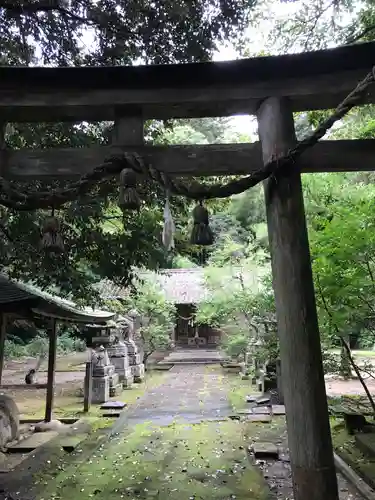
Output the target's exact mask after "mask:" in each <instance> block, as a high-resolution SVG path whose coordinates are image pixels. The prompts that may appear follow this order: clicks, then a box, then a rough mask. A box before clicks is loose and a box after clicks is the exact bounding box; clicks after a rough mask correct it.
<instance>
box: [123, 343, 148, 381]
mask: <svg viewBox="0 0 375 500" xmlns="http://www.w3.org/2000/svg"><path fill="white" fill-rule="evenodd" d="M125 344H126V347H127V348H128V356H129V364H130V366H131V371H132V374H133V377H134V382H136V383H140V382H142V381H143V380H144V377H145V365H144V364H143V363H141V355H140V354H139V353H138V347H137V345H136V343H135V342H134V340H132V339H127V340H126V341H125Z"/></svg>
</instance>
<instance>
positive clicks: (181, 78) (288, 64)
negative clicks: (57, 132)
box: [0, 43, 375, 500]
mask: <svg viewBox="0 0 375 500" xmlns="http://www.w3.org/2000/svg"><path fill="white" fill-rule="evenodd" d="M374 64H375V44H373V43H367V44H359V45H352V46H347V47H343V48H337V49H332V50H327V51H317V52H312V53H305V54H297V55H286V56H277V57H261V58H254V59H243V60H239V61H231V62H220V63H201V64H183V65H168V66H135V67H102V68H93V67H82V68H12V67H9V68H4V67H2V68H0V120H1V122H2V123H3V124H5V123H8V122H53V121H59V122H61V121H83V120H86V121H104V120H114V121H115V125H116V127H115V137H114V141H113V144H112V146H110V147H96V148H90V149H84V148H82V149H52V150H43V151H26V150H20V151H9V150H5V149H4V150H2V151H0V161H1V164H0V166H1V175H2V176H3V177H6V178H7V179H23V180H25V179H27V178H32V179H42V178H44V179H47V178H48V177H52V178H58V177H59V178H62V177H68V178H73V177H77V176H80V175H82V174H84V173H87V172H88V171H90V170H91V169H92V168H93V166H95V165H98V164H100V163H101V162H102V161H103V160H104V158H106V157H108V156H109V155H110V154H112V153H117V152H124V151H136V152H137V153H139V154H140V155H141V156H142V157H143V158H144V159H145V160H146V161H149V162H150V163H152V165H153V166H154V167H155V168H156V169H158V170H160V171H163V172H167V173H168V174H170V175H179V176H189V175H190V176H191V175H199V176H202V175H226V174H232V175H233V174H249V173H251V172H253V171H255V170H257V169H259V168H260V167H262V165H263V162H264V163H267V162H268V161H269V159H270V158H272V157H273V156H274V155H280V154H284V153H285V152H286V151H288V149H289V148H290V147H291V146H292V145H293V144H295V142H296V138H295V132H294V122H293V112H294V111H305V110H313V109H331V108H334V107H335V106H337V105H338V104H339V102H340V101H341V100H342V99H343V98H345V97H346V95H347V94H348V93H349V92H350V91H351V90H352V89H353V88H354V87H355V86H356V85H357V83H358V81H359V80H361V79H362V78H363V77H364V76H365V75H366V74H367V73H368V72H369V71H370V70H371V68H372V66H373V65H374ZM374 102H375V89H374V87H372V88H371V89H370V91H368V92H367V93H366V95H365V96H364V99H363V103H374ZM246 113H249V114H256V115H257V118H258V123H259V136H260V143H256V144H233V145H232V144H229V145H228V144H226V145H216V144H215V145H210V146H173V147H169V146H168V147H161V146H157V147H156V146H147V145H144V141H143V123H144V121H145V120H146V119H168V118H193V117H194V118H196V117H210V116H214V117H216V116H231V115H235V114H246ZM0 144H1V140H0ZM358 170H362V171H366V170H375V141H374V140H366V141H325V142H321V143H319V144H317V145H316V146H315V147H314V148H312V149H310V150H308V151H306V153H304V155H303V156H302V157H301V159H300V160H299V162H298V165H293V168H292V169H289V174H288V175H283V176H281V175H276V176H273V177H272V178H271V179H270V180H268V181H267V182H265V198H266V206H267V220H268V231H269V239H270V247H271V255H272V270H273V282H274V291H275V298H276V309H277V318H278V332H279V338H280V351H281V362H282V367H283V386H284V388H285V389H284V390H285V404H286V410H287V426H288V435H289V447H290V454H291V464H292V472H293V480H294V495H295V500H306V499H309V500H321V499H325V500H337V498H338V493H337V484H336V475H335V469H334V461H333V453H332V444H331V438H330V429H329V419H328V408H327V399H326V393H325V384H324V376H323V368H322V359H321V349H320V338H319V329H318V321H317V313H316V305H315V297H314V287H313V279H312V272H311V264H310V253H309V245H308V237H307V230H306V222H305V214H304V206H303V195H302V187H301V176H300V172H335V171H358Z"/></svg>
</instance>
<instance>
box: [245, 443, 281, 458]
mask: <svg viewBox="0 0 375 500" xmlns="http://www.w3.org/2000/svg"><path fill="white" fill-rule="evenodd" d="M250 448H251V451H252V452H253V453H254V456H255V458H274V459H278V458H279V450H278V448H277V446H276V445H275V444H273V443H262V442H258V443H254V444H253V445H252V446H251V447H250Z"/></svg>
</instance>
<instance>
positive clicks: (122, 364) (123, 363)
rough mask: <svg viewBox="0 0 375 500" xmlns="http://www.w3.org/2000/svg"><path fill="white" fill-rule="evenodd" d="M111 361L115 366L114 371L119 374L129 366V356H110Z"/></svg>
mask: <svg viewBox="0 0 375 500" xmlns="http://www.w3.org/2000/svg"><path fill="white" fill-rule="evenodd" d="M111 363H112V365H113V366H114V367H115V372H116V373H118V374H120V375H121V374H122V373H123V372H124V370H126V368H128V367H129V358H128V356H126V357H124V358H116V357H112V358H111Z"/></svg>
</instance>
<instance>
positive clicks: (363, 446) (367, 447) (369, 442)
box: [355, 432, 375, 458]
mask: <svg viewBox="0 0 375 500" xmlns="http://www.w3.org/2000/svg"><path fill="white" fill-rule="evenodd" d="M355 443H356V445H357V447H358V448H359V449H360V450H361V451H362V452H363V453H364V454H366V455H367V456H369V457H371V458H375V433H373V432H371V433H364V434H362V433H358V434H356V435H355Z"/></svg>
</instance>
